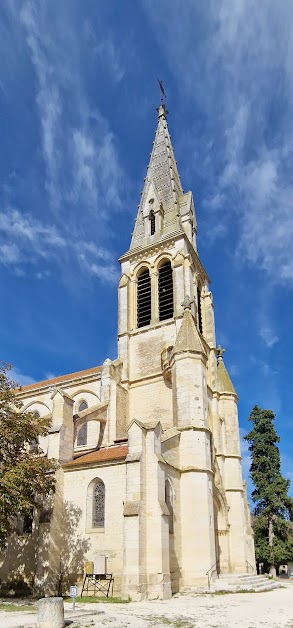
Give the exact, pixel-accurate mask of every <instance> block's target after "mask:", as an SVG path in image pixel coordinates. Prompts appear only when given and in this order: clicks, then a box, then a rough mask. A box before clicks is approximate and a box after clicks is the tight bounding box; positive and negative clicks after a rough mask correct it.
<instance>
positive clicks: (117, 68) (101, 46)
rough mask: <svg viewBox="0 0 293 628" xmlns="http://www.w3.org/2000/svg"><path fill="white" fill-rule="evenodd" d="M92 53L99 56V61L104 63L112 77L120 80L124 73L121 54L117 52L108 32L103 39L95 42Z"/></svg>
mask: <svg viewBox="0 0 293 628" xmlns="http://www.w3.org/2000/svg"><path fill="white" fill-rule="evenodd" d="M94 54H96V55H97V56H98V57H99V58H100V61H102V62H103V63H104V64H106V66H107V68H108V70H109V71H110V74H111V76H112V77H113V79H114V80H115V81H117V82H120V81H121V80H122V78H123V76H124V73H125V70H124V67H123V65H122V63H121V58H122V55H121V54H119V53H118V51H117V48H116V46H115V44H114V41H113V39H112V38H111V36H110V35H109V34H108V35H106V36H105V37H104V39H103V40H100V41H99V42H98V43H96V45H95V47H94Z"/></svg>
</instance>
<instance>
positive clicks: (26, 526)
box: [22, 513, 33, 534]
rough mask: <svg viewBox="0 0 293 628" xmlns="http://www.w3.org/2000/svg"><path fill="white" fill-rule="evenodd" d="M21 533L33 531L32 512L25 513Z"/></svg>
mask: <svg viewBox="0 0 293 628" xmlns="http://www.w3.org/2000/svg"><path fill="white" fill-rule="evenodd" d="M22 529H23V533H24V534H32V531H33V517H32V513H26V514H25V515H24V517H23V528H22Z"/></svg>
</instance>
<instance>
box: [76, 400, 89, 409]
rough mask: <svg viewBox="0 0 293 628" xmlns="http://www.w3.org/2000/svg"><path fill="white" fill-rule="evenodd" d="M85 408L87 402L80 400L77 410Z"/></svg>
mask: <svg viewBox="0 0 293 628" xmlns="http://www.w3.org/2000/svg"><path fill="white" fill-rule="evenodd" d="M87 408H88V405H87V402H86V401H81V402H80V404H79V406H78V412H82V411H83V410H86V409H87Z"/></svg>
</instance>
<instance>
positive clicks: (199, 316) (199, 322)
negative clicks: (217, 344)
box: [197, 288, 202, 334]
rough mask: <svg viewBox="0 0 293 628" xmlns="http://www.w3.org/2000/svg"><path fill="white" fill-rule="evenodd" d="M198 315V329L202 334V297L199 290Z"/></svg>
mask: <svg viewBox="0 0 293 628" xmlns="http://www.w3.org/2000/svg"><path fill="white" fill-rule="evenodd" d="M197 315H198V329H199V331H200V333H201V334H202V309H201V295H200V289H199V288H197Z"/></svg>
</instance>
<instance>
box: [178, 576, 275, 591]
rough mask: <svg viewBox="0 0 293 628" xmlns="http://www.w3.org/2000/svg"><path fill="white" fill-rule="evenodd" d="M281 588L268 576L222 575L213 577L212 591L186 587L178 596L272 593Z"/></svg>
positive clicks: (203, 588) (204, 588) (205, 588)
mask: <svg viewBox="0 0 293 628" xmlns="http://www.w3.org/2000/svg"><path fill="white" fill-rule="evenodd" d="M280 586H281V584H279V583H278V582H276V581H275V580H271V579H269V578H267V577H266V576H258V575H257V574H246V573H243V574H220V575H219V577H213V579H212V581H211V583H210V589H209V588H208V584H207V586H206V587H205V586H202V587H190V588H189V587H186V588H184V589H182V590H181V591H180V593H177V596H181V595H186V596H193V595H199V594H201V593H217V592H219V591H225V592H227V593H237V591H238V592H239V591H252V592H255V593H260V592H262V591H271V590H272V589H278V588H279V587H280Z"/></svg>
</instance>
